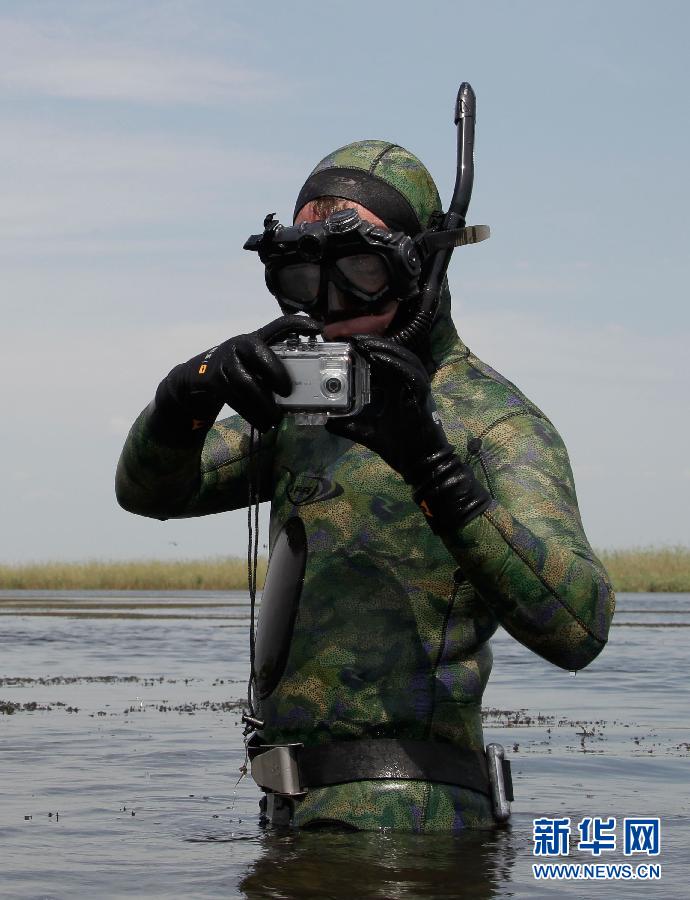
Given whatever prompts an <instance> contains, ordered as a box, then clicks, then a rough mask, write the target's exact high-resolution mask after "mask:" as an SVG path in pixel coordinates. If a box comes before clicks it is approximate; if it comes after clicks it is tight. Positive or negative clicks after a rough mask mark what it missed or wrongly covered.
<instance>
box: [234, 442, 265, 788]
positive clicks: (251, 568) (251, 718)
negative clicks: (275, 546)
mask: <svg viewBox="0 0 690 900" xmlns="http://www.w3.org/2000/svg"><path fill="white" fill-rule="evenodd" d="M260 457H261V432H260V431H258V430H257V429H256V428H254V426H253V425H252V426H251V427H250V432H249V459H248V471H247V482H248V485H249V496H248V502H247V532H248V535H249V539H248V542H247V586H248V588H249V681H248V682H247V709H246V711H245V712H243V714H242V721H243V722H244V731H243V736H244V763H243V765H242V766H241V767H240V777H239V779H238V781H237V784H239V783H240V781H241V780H242V779H243V778H244V776H245V775H246V774H247V771H248V769H247V764H248V762H249V738H250V735H251V734H252V733H253V732H254V731H255V729H257V728H261V727H262V726H263V722H261V721H260V720H259V719H257V717H256V712H255V710H254V698H253V691H254V680H255V674H256V673H255V667H254V657H255V653H256V571H257V564H258V554H259V502H260V500H259V497H260V495H261V458H260ZM235 786H237V785H235Z"/></svg>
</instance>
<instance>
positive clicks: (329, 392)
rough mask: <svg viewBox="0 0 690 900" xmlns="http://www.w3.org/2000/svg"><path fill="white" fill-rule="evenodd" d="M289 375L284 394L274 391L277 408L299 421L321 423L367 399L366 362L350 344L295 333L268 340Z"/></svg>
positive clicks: (353, 413)
mask: <svg viewBox="0 0 690 900" xmlns="http://www.w3.org/2000/svg"><path fill="white" fill-rule="evenodd" d="M271 350H273V352H274V353H275V354H276V356H277V357H279V358H280V359H281V360H282V361H283V363H284V365H285V367H286V369H287V370H288V372H289V373H290V378H291V379H292V384H293V389H292V393H291V394H290V395H289V396H288V397H281V396H280V395H279V394H274V395H273V396H274V398H275V401H276V403H277V405H278V406H280V407H281V409H283V410H285V412H287V413H292V414H294V415H295V416H296V417H297V423H298V424H303V425H317V424H322V423H323V422H325V421H326V419H327V418H330V417H334V416H356V415H357V413H359V412H361V410H362V409H363V408H364V407H365V406H366V405H367V403H369V400H370V389H369V365H368V363H367V362H366V360H365V359H364V358H363V357H362V356H361V355H360V354H359V353H357V351H356V350H355V349H354V348H353V346H352V344H348V343H345V342H338V341H329V342H320V341H317V340H316V337H310V338H309V339H307V340H304V339H301V338H300V337H298V336H297V335H295V336H294V337H289V338H288V339H287V340H286V341H282V342H281V343H278V344H272V345H271Z"/></svg>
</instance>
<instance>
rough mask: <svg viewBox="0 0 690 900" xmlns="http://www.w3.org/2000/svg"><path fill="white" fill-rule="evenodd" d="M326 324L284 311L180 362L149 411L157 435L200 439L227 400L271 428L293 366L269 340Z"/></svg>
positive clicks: (257, 425)
mask: <svg viewBox="0 0 690 900" xmlns="http://www.w3.org/2000/svg"><path fill="white" fill-rule="evenodd" d="M321 327H322V326H320V325H319V324H318V323H317V322H315V321H314V320H313V319H310V318H308V317H307V316H299V315H291V316H281V318H279V319H275V320H274V321H273V322H271V323H270V324H268V325H265V326H264V327H263V328H259V329H258V330H257V331H254V332H252V333H251V334H240V335H238V337H234V338H230V340H228V341H225V342H224V343H222V344H219V345H218V346H217V347H211V349H210V350H207V351H206V352H205V353H200V354H199V355H198V356H194V357H192V359H190V360H188V361H187V362H185V363H181V364H180V365H179V366H175V368H174V369H172V371H171V372H170V373H169V374H168V375H166V377H165V378H164V379H163V381H161V383H160V384H159V385H158V390H157V391H156V397H155V400H154V403H153V408H152V410H151V412H150V417H149V424H150V427H151V429H152V431H153V434H154V436H155V437H156V438H158V439H159V440H161V441H163V442H164V443H168V444H173V445H175V444H177V445H183V444H194V443H196V442H197V441H199V440H200V439H203V437H204V436H205V435H206V432H207V431H208V429H209V428H210V427H211V426H212V425H213V423H214V422H215V420H216V418H217V416H218V413H219V412H220V411H221V409H222V407H223V405H224V404H225V403H227V404H228V405H229V406H231V407H232V408H233V409H234V410H235V411H236V412H237V413H239V415H240V416H242V418H243V419H246V420H247V422H249V424H250V425H253V426H254V427H255V428H258V429H259V431H267V430H268V429H269V428H271V427H272V426H273V425H276V424H277V423H278V422H279V421H280V419H281V417H282V413H281V411H280V409H279V407H278V406H277V404H276V402H275V399H274V397H273V392H274V391H275V393H277V394H280V395H281V396H283V397H286V396H287V395H288V394H289V393H290V391H291V390H292V382H291V380H290V375H289V373H288V370H287V369H286V368H285V366H284V365H283V363H282V361H281V360H280V359H279V358H278V357H277V356H276V355H275V353H274V352H273V351H272V350H271V348H270V347H269V346H268V345H269V343H273V342H275V341H277V340H279V339H280V338H281V337H285V336H287V335H288V334H294V333H296V332H297V333H300V334H318V333H319V331H320V330H321Z"/></svg>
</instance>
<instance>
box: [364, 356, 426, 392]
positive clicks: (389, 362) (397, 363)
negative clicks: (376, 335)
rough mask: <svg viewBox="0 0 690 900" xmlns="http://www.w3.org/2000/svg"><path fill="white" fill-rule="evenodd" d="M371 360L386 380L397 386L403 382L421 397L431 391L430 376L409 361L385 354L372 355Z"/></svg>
mask: <svg viewBox="0 0 690 900" xmlns="http://www.w3.org/2000/svg"><path fill="white" fill-rule="evenodd" d="M369 359H370V361H371V363H372V365H373V366H375V367H376V369H377V371H378V372H380V373H381V374H382V375H383V376H384V378H386V380H389V381H392V382H395V383H396V384H400V382H401V381H402V382H403V383H404V384H406V385H408V386H409V387H410V388H411V389H412V391H413V392H414V393H415V394H416V395H417V396H420V397H421V396H423V395H424V394H426V393H427V392H428V391H429V376H428V375H427V373H426V371H425V370H424V369H420V368H419V367H418V366H416V365H413V364H411V363H409V362H407V360H403V359H400V358H397V357H391V356H388V355H387V354H384V353H378V352H373V353H370V354H369Z"/></svg>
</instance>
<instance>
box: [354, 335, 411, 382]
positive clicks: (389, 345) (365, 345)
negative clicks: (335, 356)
mask: <svg viewBox="0 0 690 900" xmlns="http://www.w3.org/2000/svg"><path fill="white" fill-rule="evenodd" d="M351 340H352V344H353V345H354V347H355V348H356V349H359V350H360V351H361V352H362V353H363V354H364V355H369V354H371V353H374V352H377V353H380V354H381V355H385V356H387V357H390V358H391V359H399V360H401V361H402V362H405V363H407V364H408V365H409V366H413V367H415V368H418V369H419V370H420V372H423V373H424V374H425V376H426V377H427V378H428V376H427V375H426V369H425V368H424V365H423V364H422V361H421V360H420V359H419V357H418V356H416V355H415V354H414V353H413V352H412V351H411V350H408V348H407V347H403V346H402V345H401V344H397V343H396V342H395V341H391V340H390V339H388V338H384V337H379V336H378V335H355V336H354V337H353V338H352V339H351Z"/></svg>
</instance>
